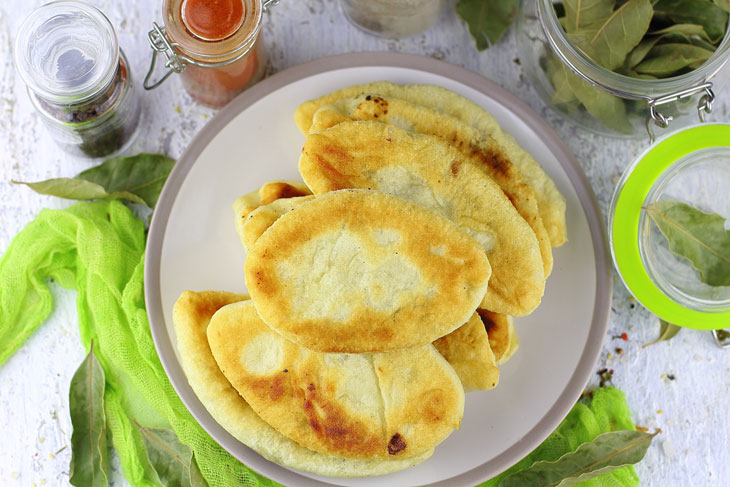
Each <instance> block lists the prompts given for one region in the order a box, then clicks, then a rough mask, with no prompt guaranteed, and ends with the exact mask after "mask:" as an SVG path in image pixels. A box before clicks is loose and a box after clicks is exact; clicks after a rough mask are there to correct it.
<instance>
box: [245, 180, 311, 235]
mask: <svg viewBox="0 0 730 487" xmlns="http://www.w3.org/2000/svg"><path fill="white" fill-rule="evenodd" d="M311 194H312V192H311V191H310V190H309V188H307V185H306V184H304V183H303V182H302V181H269V182H268V183H264V184H263V185H262V186H261V187H260V188H258V189H256V190H254V191H251V192H250V193H247V194H245V195H243V196H241V197H240V198H238V199H237V200H236V201H235V202H234V203H233V213H234V215H235V220H234V222H235V225H236V233H238V235H239V237H241V243H243V236H242V235H243V223H244V221H245V220H246V217H248V215H249V213H251V212H252V211H254V210H255V209H256V208H258V207H259V206H262V205H268V204H269V203H271V202H273V201H276V200H279V199H284V198H295V197H297V196H307V195H311Z"/></svg>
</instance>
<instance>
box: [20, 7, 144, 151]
mask: <svg viewBox="0 0 730 487" xmlns="http://www.w3.org/2000/svg"><path fill="white" fill-rule="evenodd" d="M15 62H16V65H17V68H18V72H19V74H20V76H21V78H22V79H23V81H25V83H26V85H27V87H28V94H29V96H30V99H31V101H32V103H33V105H34V106H35V108H36V109H37V110H38V112H39V113H40V114H41V115H42V118H43V121H44V122H45V124H46V125H47V127H48V128H49V130H50V133H51V135H52V137H53V138H54V139H55V140H56V142H58V143H59V144H60V145H61V146H62V147H63V148H64V149H65V150H67V151H69V152H71V153H75V154H81V155H85V156H88V157H103V156H111V155H113V154H116V153H118V152H121V151H122V150H123V149H124V148H126V147H127V146H128V145H129V144H130V143H131V142H132V140H133V138H134V136H135V135H136V132H137V127H138V126H139V120H140V107H139V100H138V99H137V97H136V96H135V93H134V89H133V84H132V78H131V73H130V71H129V63H128V62H127V59H126V57H125V56H124V53H123V52H122V50H121V49H120V48H119V44H118V41H117V36H116V33H115V32H114V28H113V27H112V25H111V23H110V22H109V19H107V18H106V16H104V14H103V13H101V12H100V11H99V10H98V9H96V8H95V7H93V6H91V5H88V4H86V3H84V2H79V1H59V2H53V3H49V4H47V5H44V6H42V7H40V8H38V9H37V10H35V11H33V12H32V13H31V14H30V15H29V16H28V17H27V18H26V19H25V21H24V22H23V24H22V25H21V26H20V30H19V31H18V35H17V38H16V44H15Z"/></svg>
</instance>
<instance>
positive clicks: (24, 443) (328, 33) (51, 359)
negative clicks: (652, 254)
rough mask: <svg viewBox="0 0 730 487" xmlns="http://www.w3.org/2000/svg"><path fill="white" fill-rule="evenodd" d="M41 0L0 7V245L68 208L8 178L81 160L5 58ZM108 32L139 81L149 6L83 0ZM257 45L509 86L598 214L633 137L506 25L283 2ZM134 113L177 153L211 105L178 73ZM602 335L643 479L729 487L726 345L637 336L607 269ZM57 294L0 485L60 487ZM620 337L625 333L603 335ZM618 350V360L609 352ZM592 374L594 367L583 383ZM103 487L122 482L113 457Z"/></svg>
mask: <svg viewBox="0 0 730 487" xmlns="http://www.w3.org/2000/svg"><path fill="white" fill-rule="evenodd" d="M42 3H44V1H43V0H23V1H20V0H9V1H5V2H2V3H0V252H3V251H4V250H5V249H6V248H7V246H8V245H9V243H10V241H11V239H12V238H13V236H14V235H15V234H16V233H17V232H18V231H19V230H21V229H22V228H23V226H24V225H25V224H27V223H28V222H29V221H30V220H32V219H33V218H34V216H35V215H36V214H37V213H38V211H39V210H40V209H41V208H44V207H51V208H60V207H65V206H68V205H69V203H68V202H65V201H62V200H58V199H54V198H50V197H43V196H39V195H37V194H35V193H33V192H31V191H30V190H29V189H27V188H24V187H19V186H14V185H11V184H10V179H16V180H24V181H37V180H42V179H46V178H51V177H57V176H73V175H75V174H77V173H78V172H80V171H82V170H84V169H86V168H88V167H89V166H90V165H91V164H92V163H91V162H90V161H88V160H83V159H78V158H74V157H70V156H67V155H65V154H63V153H61V152H60V151H59V149H58V148H57V147H56V145H55V144H54V143H53V142H52V141H51V140H50V138H49V136H48V135H47V134H46V132H45V130H44V127H43V126H42V125H41V120H40V118H39V116H38V114H36V113H34V111H33V110H32V107H31V105H30V101H29V99H28V96H27V95H26V93H25V87H24V85H23V83H22V82H21V80H20V78H19V77H18V76H17V74H16V72H15V69H14V67H13V64H12V50H13V44H14V37H15V34H16V30H17V28H18V26H19V24H20V22H21V21H22V19H23V18H24V17H25V15H26V14H27V13H28V12H30V11H31V10H32V9H33V8H35V7H37V6H39V5H41V4H42ZM91 3H93V4H95V5H97V6H98V7H99V8H101V9H102V10H103V11H104V12H105V13H106V14H107V16H108V17H109V18H110V19H111V21H112V23H113V24H114V25H115V27H116V28H117V32H118V35H119V38H120V44H121V46H122V48H123V49H124V50H125V52H126V54H127V56H128V58H129V60H130V62H131V67H132V72H133V73H134V76H135V77H136V80H135V82H136V83H137V84H138V86H141V80H142V77H143V76H144V74H145V72H146V69H147V66H148V63H149V58H150V50H149V47H148V43H147V39H146V32H147V31H148V30H149V28H150V26H151V23H152V21H153V20H158V21H159V20H161V16H160V5H161V4H162V2H161V1H148V0H144V1H143V0H127V1H123V2H119V1H111V0H92V1H91ZM263 32H264V34H263V35H264V42H265V44H266V48H267V50H268V53H269V68H268V72H269V73H273V72H276V71H279V70H281V69H284V68H287V67H289V66H293V65H296V64H299V63H302V62H305V61H309V60H312V59H315V58H318V57H322V56H328V55H332V54H341V53H347V52H357V51H369V50H374V51H385V50H387V51H398V52H406V53H415V54H421V55H424V56H432V57H435V58H438V59H443V60H445V61H448V62H451V63H453V64H457V65H460V66H463V67H466V68H468V69H470V70H473V71H476V72H478V73H481V74H483V75H484V76H486V77H488V78H491V79H492V80H494V81H496V82H497V83H499V84H500V85H502V86H504V87H506V88H507V89H508V90H510V91H512V92H513V93H515V94H516V95H518V96H519V97H520V98H522V99H523V100H524V101H526V102H527V103H528V104H529V105H530V106H531V107H532V108H533V109H535V110H536V111H537V112H538V113H540V114H541V115H542V116H543V117H544V118H545V119H546V120H547V121H548V122H549V123H550V124H551V125H552V126H553V127H554V128H555V129H556V130H557V132H558V133H559V134H560V135H561V136H562V137H563V139H564V140H565V141H566V142H567V143H568V145H569V146H570V148H571V149H572V150H573V152H574V154H575V155H576V157H577V159H578V161H580V163H581V165H582V167H583V169H584V170H585V172H586V174H587V175H588V177H589V179H590V181H591V183H592V185H593V189H594V191H595V192H596V194H597V196H598V199H599V200H600V203H601V208H602V210H603V212H604V214H606V211H607V209H608V203H609V200H610V197H611V194H612V191H613V188H614V185H615V183H616V181H617V179H618V177H619V175H620V174H621V172H622V171H623V169H624V168H625V167H626V165H628V164H629V162H630V161H631V160H632V159H633V158H634V157H636V156H637V155H638V154H639V153H640V152H641V150H642V149H643V148H645V146H646V142H645V141H628V142H627V141H625V140H618V139H608V138H605V137H600V136H597V135H592V134H589V133H586V132H584V131H582V130H580V129H578V128H576V127H574V126H573V125H570V124H569V123H567V122H565V121H563V120H561V119H559V118H558V117H557V116H555V115H553V114H552V113H551V112H550V111H549V110H548V109H547V108H546V107H545V106H544V104H543V103H542V102H541V101H540V100H539V99H538V98H537V95H536V94H535V93H534V92H533V91H532V90H531V88H530V86H529V84H528V82H527V80H526V79H525V78H524V76H523V74H522V72H521V68H520V66H519V65H518V64H517V63H516V62H515V58H516V47H515V41H514V34H513V32H512V31H510V33H509V34H508V35H507V37H506V38H505V40H504V41H503V42H502V43H500V44H499V45H498V46H495V47H493V48H491V49H489V50H487V51H484V52H481V53H479V52H477V51H476V49H475V48H474V44H473V42H472V40H471V38H470V37H469V35H468V33H467V31H466V28H465V25H464V24H463V23H462V22H461V21H460V20H459V19H458V18H457V16H456V15H455V13H454V11H453V7H452V6H451V5H449V7H448V8H447V10H446V12H445V13H444V15H443V16H442V17H441V20H440V21H439V23H438V24H437V25H436V26H435V27H434V28H433V29H431V30H430V31H428V32H426V33H425V34H423V35H419V36H415V37H413V38H410V39H405V40H400V41H395V40H385V39H379V38H376V37H372V36H369V35H367V34H364V33H362V32H361V31H359V30H357V29H355V28H354V27H352V26H351V25H349V24H348V23H347V21H346V20H345V19H344V17H343V16H342V14H341V13H340V11H339V8H338V5H337V2H336V0H306V1H302V0H282V2H281V5H279V6H278V7H276V8H275V9H273V10H272V11H271V12H270V13H268V14H266V18H265V21H264V29H263ZM718 95H719V100H718V102H717V104H716V108H715V111H714V113H713V115H712V119H711V120H714V121H724V122H730V102H729V101H730V88H727V87H726V88H725V89H724V90H723V91H721V92H719V93H718ZM140 96H142V97H143V100H144V102H143V103H144V106H145V108H146V119H145V120H144V122H143V124H144V125H143V130H142V133H143V134H144V135H143V136H140V137H139V138H138V139H137V141H136V142H135V144H134V145H133V146H132V147H131V148H130V149H129V151H128V152H129V153H136V152H141V151H149V152H162V153H165V154H168V155H170V156H172V157H177V156H179V155H180V154H181V152H182V151H183V149H184V148H185V147H186V145H187V144H188V142H189V141H190V140H191V138H192V137H193V136H194V135H195V134H196V132H197V131H198V130H200V128H201V127H202V126H203V125H205V124H206V123H207V121H209V120H210V118H211V117H212V116H213V115H214V114H215V111H214V110H211V109H208V108H205V107H202V106H199V105H197V104H195V103H194V102H193V101H192V100H191V99H190V97H188V96H187V95H186V94H185V93H184V91H183V89H182V86H181V84H180V82H179V80H177V79H174V78H173V80H172V81H168V82H167V83H166V84H165V85H163V87H162V88H160V89H158V90H156V91H155V92H153V93H149V92H147V93H143V92H142V90H140ZM614 282H615V285H614V302H613V312H612V314H611V322H610V325H609V331H608V335H607V337H606V339H605V343H604V347H603V353H602V355H601V358H600V361H599V365H598V367H597V370H598V369H601V368H603V367H608V368H612V369H613V370H614V371H615V374H614V379H613V383H614V384H615V385H616V386H617V387H619V388H620V389H622V390H623V391H625V392H626V395H627V397H628V402H629V405H630V407H631V411H632V415H633V418H634V420H635V422H636V423H637V424H639V425H642V426H646V427H649V428H651V429H653V428H656V427H659V428H661V429H662V431H663V433H662V434H661V435H660V436H659V437H658V438H657V439H656V440H655V443H654V445H653V446H652V448H651V449H650V451H649V453H648V454H647V457H646V458H645V459H644V461H643V462H642V463H641V464H640V465H638V467H637V471H638V473H639V476H640V477H641V479H642V485H645V486H657V487H665V486H667V487H674V486H677V487H679V486H725V485H730V425H729V424H728V413H727V408H728V402H730V350H728V351H723V350H721V349H719V348H717V347H716V346H715V345H714V343H713V341H712V338H711V336H710V334H709V333H708V332H697V331H692V330H683V331H682V332H681V333H680V334H679V335H678V336H677V337H676V338H674V339H673V340H672V341H670V342H666V343H661V344H658V345H655V346H652V347H649V348H647V349H642V348H641V345H642V344H644V343H647V342H649V341H652V340H653V339H654V338H655V337H656V335H657V333H658V326H659V325H658V321H657V319H656V318H655V317H654V316H652V315H651V314H650V313H649V312H648V311H646V310H645V309H643V308H642V307H641V306H639V305H637V304H635V303H633V302H632V300H631V299H630V298H629V295H628V293H627V292H626V290H625V289H624V288H623V285H622V284H621V282H620V280H619V279H618V277H616V276H615V279H614ZM53 293H54V296H55V297H56V298H57V301H56V306H55V309H54V311H53V313H52V315H51V317H50V319H49V320H48V322H47V323H45V324H44V325H43V326H42V327H41V328H40V329H39V330H38V331H37V332H36V333H35V334H34V335H33V336H32V337H31V338H30V339H29V340H28V341H27V343H26V344H25V345H24V346H23V347H22V348H21V349H20V350H19V351H18V352H17V353H16V354H15V355H14V356H13V357H12V358H11V359H10V360H9V361H8V362H7V363H6V364H5V365H4V366H2V367H0V429H2V436H1V437H0V485H3V486H16V485H17V486H41V485H52V486H56V485H68V463H69V459H70V456H71V452H70V450H69V447H68V445H69V440H70V435H71V425H70V421H69V418H68V384H69V381H70V379H71V376H72V375H73V372H74V371H75V369H76V368H77V366H78V364H79V363H80V362H81V360H82V359H83V350H82V348H81V346H80V345H79V339H78V329H77V321H76V311H75V295H74V294H73V293H71V292H68V291H65V290H62V289H59V288H58V287H57V286H56V287H54V288H53ZM623 332H626V333H627V334H628V336H629V340H628V342H624V341H623V340H617V339H612V338H611V337H612V336H613V335H620V334H621V333H623ZM618 347H620V348H622V349H623V351H624V353H623V354H621V355H619V354H617V353H616V351H615V349H616V348H618ZM597 383H598V376H597V375H596V376H594V380H593V381H592V384H591V385H592V386H595V385H596V384H597ZM113 469H114V475H113V479H114V485H117V486H121V485H126V483H125V481H124V480H123V478H122V476H121V473H120V472H119V466H118V463H117V462H114V463H113Z"/></svg>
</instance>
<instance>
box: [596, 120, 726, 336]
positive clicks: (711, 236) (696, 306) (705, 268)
mask: <svg viewBox="0 0 730 487" xmlns="http://www.w3.org/2000/svg"><path fill="white" fill-rule="evenodd" d="M728 187H730V125H727V124H699V125H695V126H692V127H688V128H685V129H683V130H680V131H677V132H675V133H672V134H668V135H666V136H664V137H662V138H661V139H659V140H657V142H656V143H655V144H652V145H651V147H649V148H648V149H647V150H646V151H645V152H644V153H643V154H641V155H640V156H639V157H638V158H637V159H636V161H634V163H633V164H631V165H630V166H629V167H628V168H627V169H626V171H625V172H624V175H623V177H622V178H621V180H620V181H619V183H618V185H617V187H616V191H615V193H614V196H613V200H612V201H611V209H610V215H609V238H610V241H611V252H612V254H613V258H614V263H615V265H616V270H617V271H618V273H619V275H620V276H621V278H622V279H623V281H624V283H625V284H626V287H627V288H628V289H629V291H631V293H632V294H633V295H634V296H635V297H636V299H637V300H638V301H639V302H640V303H641V304H643V305H644V306H645V307H646V308H647V309H649V310H650V311H651V312H653V313H654V314H656V315H657V316H659V317H660V318H661V319H663V320H665V321H667V322H669V323H672V324H675V325H679V326H685V327H689V328H696V329H704V330H717V329H720V328H725V327H728V326H729V325H730V269H728V267H730V264H728V262H729V259H730V255H728V254H729V253H730V252H728V248H727V246H726V245H725V244H724V243H723V242H724V240H726V239H727V238H728V235H727V234H726V230H725V229H724V221H727V220H728V219H730V192H728V189H727V188H728ZM715 338H716V340H717V339H718V335H717V334H715ZM718 343H720V341H719V340H718Z"/></svg>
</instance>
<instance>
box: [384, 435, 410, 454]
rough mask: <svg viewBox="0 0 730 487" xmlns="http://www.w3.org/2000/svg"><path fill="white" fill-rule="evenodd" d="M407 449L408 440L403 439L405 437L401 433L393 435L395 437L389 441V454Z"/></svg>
mask: <svg viewBox="0 0 730 487" xmlns="http://www.w3.org/2000/svg"><path fill="white" fill-rule="evenodd" d="M405 449H406V440H404V439H403V437H402V436H401V435H400V433H396V434H394V435H393V437H392V438H391V439H390V441H389V442H388V454H390V455H395V454H396V453H398V452H400V451H403V450H405Z"/></svg>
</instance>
